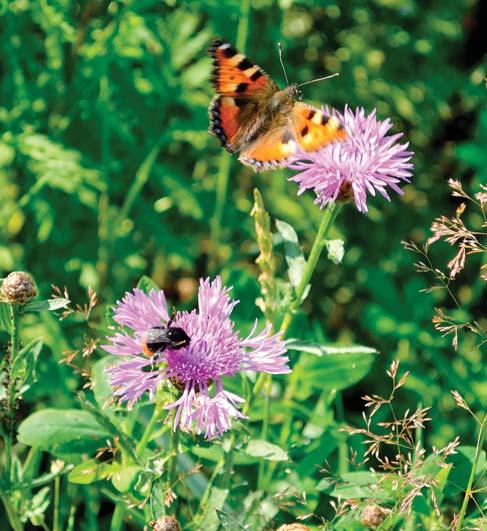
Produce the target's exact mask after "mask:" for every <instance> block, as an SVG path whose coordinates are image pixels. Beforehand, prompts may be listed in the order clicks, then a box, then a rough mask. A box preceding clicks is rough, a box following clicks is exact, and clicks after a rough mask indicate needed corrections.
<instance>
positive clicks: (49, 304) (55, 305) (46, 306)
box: [22, 297, 71, 313]
mask: <svg viewBox="0 0 487 531" xmlns="http://www.w3.org/2000/svg"><path fill="white" fill-rule="evenodd" d="M70 302H71V301H70V300H69V299H65V298H64V297H56V298H54V299H47V300H45V301H32V302H28V303H27V304H26V305H25V306H23V307H22V312H23V313H25V312H42V311H44V310H48V311H50V312H52V311H54V310H59V309H60V308H66V306H68V304H69V303H70Z"/></svg>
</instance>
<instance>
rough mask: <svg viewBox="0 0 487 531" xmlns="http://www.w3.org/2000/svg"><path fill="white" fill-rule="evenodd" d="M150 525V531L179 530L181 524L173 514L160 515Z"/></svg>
mask: <svg viewBox="0 0 487 531" xmlns="http://www.w3.org/2000/svg"><path fill="white" fill-rule="evenodd" d="M150 525H151V527H152V531H181V526H180V525H179V522H178V521H177V520H176V518H174V516H161V517H160V518H158V519H157V520H154V521H153V522H151V523H150Z"/></svg>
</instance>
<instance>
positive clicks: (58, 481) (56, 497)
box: [52, 476, 61, 531]
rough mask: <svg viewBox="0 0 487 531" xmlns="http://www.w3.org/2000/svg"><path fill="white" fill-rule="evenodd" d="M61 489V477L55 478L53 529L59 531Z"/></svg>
mask: <svg viewBox="0 0 487 531" xmlns="http://www.w3.org/2000/svg"><path fill="white" fill-rule="evenodd" d="M60 490H61V478H60V477H59V476H57V477H56V478H55V479H54V511H53V515H52V531H59V529H60V527H59V495H60Z"/></svg>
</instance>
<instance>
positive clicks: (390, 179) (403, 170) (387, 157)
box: [288, 107, 413, 212]
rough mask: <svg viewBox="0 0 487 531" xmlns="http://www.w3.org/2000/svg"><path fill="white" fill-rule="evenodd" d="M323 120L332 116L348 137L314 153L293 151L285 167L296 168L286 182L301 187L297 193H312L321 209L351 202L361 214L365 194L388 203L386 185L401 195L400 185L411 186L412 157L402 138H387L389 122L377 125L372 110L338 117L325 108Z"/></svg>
mask: <svg viewBox="0 0 487 531" xmlns="http://www.w3.org/2000/svg"><path fill="white" fill-rule="evenodd" d="M323 113H324V115H325V116H336V117H337V118H338V119H339V120H340V123H341V124H342V125H343V127H344V128H345V130H346V132H347V134H348V136H347V138H346V139H345V140H343V141H340V142H334V143H332V144H328V145H327V146H325V147H324V148H323V149H321V150H319V151H315V152H314V153H305V152H304V151H301V152H300V153H297V154H296V156H295V157H294V158H293V160H292V161H291V162H290V163H289V164H288V167H290V168H292V169H294V170H300V173H298V174H296V175H294V176H293V177H291V179H290V180H292V181H295V182H297V183H299V191H298V194H302V193H303V192H304V191H306V190H308V189H312V190H314V192H315V194H316V200H315V203H316V204H318V205H319V206H320V208H323V207H325V206H326V205H327V204H328V203H330V202H332V201H337V200H338V201H339V200H349V199H353V200H354V201H355V205H356V207H357V209H358V210H359V211H360V212H367V201H366V198H367V193H369V194H371V195H373V196H375V193H376V192H379V193H380V194H381V195H382V196H383V197H385V198H386V199H387V200H388V201H390V198H389V194H388V193H387V187H389V188H391V189H392V190H394V191H395V192H397V193H398V194H401V195H402V193H403V191H402V190H401V188H399V186H398V185H399V184H400V183H401V182H403V181H404V182H410V178H411V169H412V168H413V164H412V163H411V162H410V160H411V157H412V156H413V153H412V152H411V151H407V147H408V144H399V143H398V142H397V140H398V139H399V138H400V137H401V136H402V134H401V133H399V134H396V135H387V132H388V131H389V129H390V128H391V127H392V123H391V121H390V120H389V119H388V118H387V119H386V120H384V121H380V120H378V119H377V117H376V113H375V110H374V111H372V112H371V113H370V114H369V115H368V116H366V114H365V111H364V109H362V108H358V109H356V110H355V112H354V111H352V110H351V109H350V108H348V107H345V110H344V112H343V114H342V113H340V112H338V111H336V110H334V109H333V110H330V109H329V108H328V107H324V108H323Z"/></svg>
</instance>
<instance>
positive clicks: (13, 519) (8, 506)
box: [0, 493, 24, 531]
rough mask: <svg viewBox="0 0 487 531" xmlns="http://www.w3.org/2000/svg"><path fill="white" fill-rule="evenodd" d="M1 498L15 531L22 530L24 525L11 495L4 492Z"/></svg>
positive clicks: (0, 494) (0, 495)
mask: <svg viewBox="0 0 487 531" xmlns="http://www.w3.org/2000/svg"><path fill="white" fill-rule="evenodd" d="M0 498H1V499H2V503H3V506H4V507H5V512H6V513H7V518H8V521H9V523H10V526H11V527H12V529H13V530H14V531H22V530H23V528H24V526H23V525H22V522H21V521H20V518H19V517H18V515H17V513H16V511H15V509H14V508H13V506H12V503H11V502H10V499H9V497H8V496H6V495H5V494H3V493H0Z"/></svg>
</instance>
